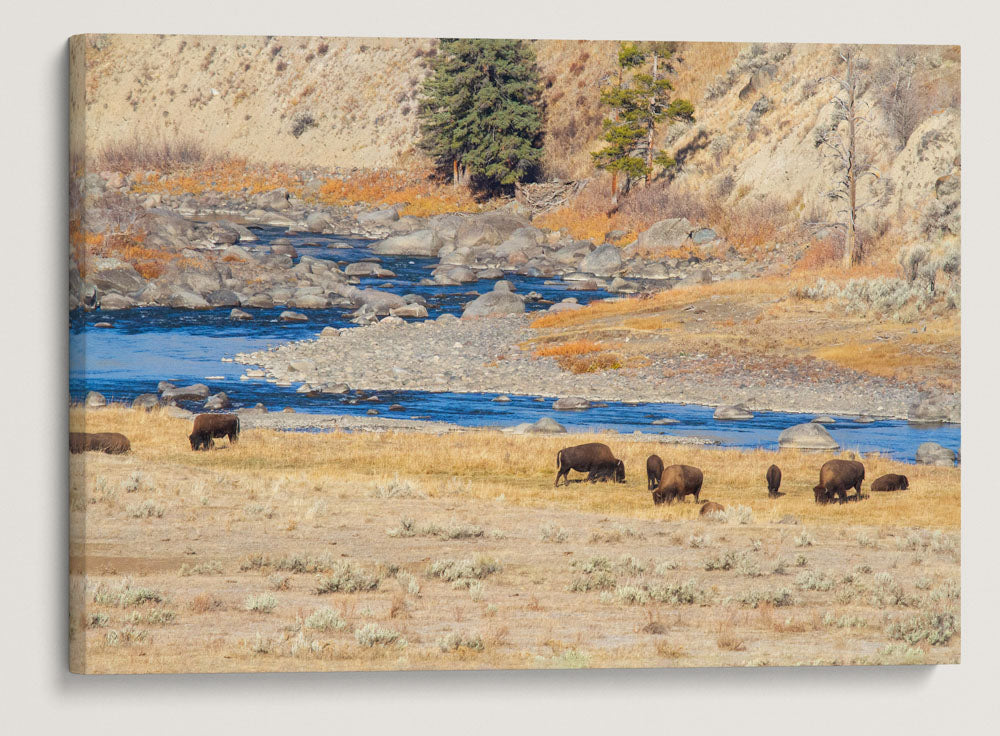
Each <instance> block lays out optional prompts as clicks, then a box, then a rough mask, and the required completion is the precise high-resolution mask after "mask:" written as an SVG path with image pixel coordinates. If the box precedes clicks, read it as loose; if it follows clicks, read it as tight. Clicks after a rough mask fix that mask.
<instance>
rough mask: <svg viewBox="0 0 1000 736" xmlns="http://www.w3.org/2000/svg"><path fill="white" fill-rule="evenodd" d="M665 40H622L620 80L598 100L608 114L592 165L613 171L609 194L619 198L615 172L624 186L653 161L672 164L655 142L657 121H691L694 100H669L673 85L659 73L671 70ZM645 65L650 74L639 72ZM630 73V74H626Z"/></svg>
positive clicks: (644, 172) (645, 175)
mask: <svg viewBox="0 0 1000 736" xmlns="http://www.w3.org/2000/svg"><path fill="white" fill-rule="evenodd" d="M672 52H673V51H672V48H671V47H670V45H669V44H661V43H656V44H645V45H639V44H634V43H623V44H622V45H621V47H620V49H619V51H618V70H619V71H618V85H617V86H616V87H610V88H606V89H604V90H602V91H601V104H603V105H607V106H608V107H610V108H611V110H612V114H611V116H610V117H608V118H605V120H604V123H603V128H604V134H603V135H602V136H601V137H602V139H603V140H604V142H605V144H606V145H605V147H604V148H602V149H601V150H600V151H597V152H596V153H594V154H592V155H593V157H594V165H595V166H596V167H597V168H599V169H603V170H605V171H609V172H611V195H612V197H613V198H614V200H615V201H616V202H617V198H618V176H619V174H623V175H624V176H625V187H624V189H625V191H627V189H628V185H629V182H630V181H631V180H632V179H647V180H648V178H649V176H650V174H652V172H653V165H654V164H655V165H658V166H660V167H662V168H670V167H671V166H673V165H674V164H675V161H674V159H673V158H672V157H671V156H670V155H669V154H668V153H667V152H666V151H662V150H656V149H655V148H654V145H653V140H654V136H655V134H656V129H657V126H659V125H660V124H661V123H662V122H664V121H665V120H671V121H672V120H677V119H684V120H694V105H692V104H691V103H690V102H688V101H687V100H673V101H671V99H670V92H671V91H672V90H673V85H671V84H670V81H669V80H667V79H666V78H665V77H661V74H665V73H666V72H667V71H670V69H671V68H670V66H669V59H670V56H671V55H672ZM647 64H648V65H649V66H650V67H651V70H650V72H649V73H647V72H643V71H639V70H640V69H642V68H643V67H644V66H646V65H647ZM628 72H631V76H630V77H626V74H627V73H628Z"/></svg>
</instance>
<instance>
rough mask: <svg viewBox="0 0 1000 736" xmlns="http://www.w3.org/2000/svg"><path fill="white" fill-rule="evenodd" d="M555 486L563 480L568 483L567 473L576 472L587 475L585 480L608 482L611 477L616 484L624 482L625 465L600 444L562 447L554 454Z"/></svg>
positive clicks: (589, 443)
mask: <svg viewBox="0 0 1000 736" xmlns="http://www.w3.org/2000/svg"><path fill="white" fill-rule="evenodd" d="M556 467H557V468H558V469H559V472H558V473H556V485H557V486H558V485H559V479H560V478H564V479H565V481H566V483H569V471H570V470H577V471H579V472H581V473H586V474H587V480H589V481H591V482H593V481H595V480H609V479H611V478H612V477H613V478H614V480H615V482H616V483H624V482H625V463H624V462H622V461H621V460H619V459H618V458H616V457H615V456H614V455H613V454H612V453H611V448H610V447H608V446H607V445H605V444H602V443H600V442H588V443H587V444H585V445H576V446H575V447H564V448H563V449H562V450H560V451H559V452H558V453H556Z"/></svg>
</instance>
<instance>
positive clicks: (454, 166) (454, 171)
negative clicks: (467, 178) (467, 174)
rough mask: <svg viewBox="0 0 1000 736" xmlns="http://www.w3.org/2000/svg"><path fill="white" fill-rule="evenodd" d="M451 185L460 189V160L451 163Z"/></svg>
mask: <svg viewBox="0 0 1000 736" xmlns="http://www.w3.org/2000/svg"><path fill="white" fill-rule="evenodd" d="M451 185H452V186H453V187H454V188H455V189H458V159H457V158H456V159H454V160H453V161H452V162H451Z"/></svg>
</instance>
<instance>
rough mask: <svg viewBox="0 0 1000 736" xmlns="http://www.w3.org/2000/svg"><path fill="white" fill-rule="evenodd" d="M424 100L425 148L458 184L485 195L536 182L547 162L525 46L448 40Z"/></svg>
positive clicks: (534, 78)
mask: <svg viewBox="0 0 1000 736" xmlns="http://www.w3.org/2000/svg"><path fill="white" fill-rule="evenodd" d="M431 68H432V72H433V73H432V74H431V75H430V76H429V77H428V78H427V79H426V80H425V82H424V86H423V97H422V99H421V101H420V109H419V115H420V120H421V141H420V147H421V148H423V149H424V150H425V151H427V152H428V153H429V154H430V155H431V156H432V157H433V158H434V161H435V164H436V166H437V168H438V171H439V172H440V173H441V174H442V175H445V176H451V177H452V181H453V182H454V183H455V184H456V185H457V184H458V183H459V182H460V181H462V180H466V179H467V180H468V181H469V182H470V183H471V184H472V186H473V188H475V189H477V190H479V191H482V192H486V193H495V192H497V191H502V190H509V189H510V188H511V187H512V186H513V185H514V184H515V183H517V182H520V181H525V180H528V179H531V178H532V177H533V176H534V175H535V173H536V171H537V169H538V164H539V162H540V161H541V157H542V149H541V140H542V114H541V110H540V107H539V101H540V98H541V89H540V86H539V81H538V71H537V69H536V68H535V56H534V52H533V51H532V50H531V48H530V47H529V46H528V45H527V44H526V43H525V42H524V41H519V40H501V39H442V40H441V45H440V47H439V49H438V54H437V56H436V57H435V58H434V60H433V61H432V62H431Z"/></svg>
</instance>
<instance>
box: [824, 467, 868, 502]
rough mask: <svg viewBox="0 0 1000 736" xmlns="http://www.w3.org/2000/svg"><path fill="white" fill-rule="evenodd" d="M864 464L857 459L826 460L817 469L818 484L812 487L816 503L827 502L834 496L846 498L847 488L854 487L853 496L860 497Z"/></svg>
mask: <svg viewBox="0 0 1000 736" xmlns="http://www.w3.org/2000/svg"><path fill="white" fill-rule="evenodd" d="M864 479H865V466H864V465H862V464H861V463H859V462H858V461H857V460H828V461H827V462H825V463H823V467H822V468H820V469H819V485H817V486H816V487H815V488H813V495H814V496H815V497H816V503H829V502H830V501H832V500H833V497H834V496H837V497H839V498H840V500H841V501H846V500H847V489H848V488H853V489H854V498H855V499H860V498H861V482H862V481H863V480H864Z"/></svg>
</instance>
